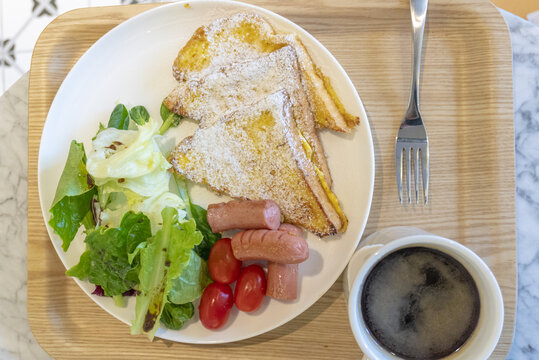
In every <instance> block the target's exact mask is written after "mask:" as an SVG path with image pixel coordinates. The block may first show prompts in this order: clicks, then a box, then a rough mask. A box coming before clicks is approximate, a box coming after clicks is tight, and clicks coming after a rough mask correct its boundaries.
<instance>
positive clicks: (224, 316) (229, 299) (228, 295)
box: [198, 283, 234, 330]
mask: <svg viewBox="0 0 539 360" xmlns="http://www.w3.org/2000/svg"><path fill="white" fill-rule="evenodd" d="M233 305H234V300H233V295H232V289H230V286H228V285H224V284H219V283H211V284H210V285H208V286H206V289H204V292H203V293H202V297H201V298H200V305H199V306H198V315H199V317H200V321H201V322H202V325H204V327H206V328H207V329H210V330H214V329H219V328H220V327H221V326H223V325H224V324H225V323H226V321H227V320H228V317H229V316H230V310H231V309H232V306H233Z"/></svg>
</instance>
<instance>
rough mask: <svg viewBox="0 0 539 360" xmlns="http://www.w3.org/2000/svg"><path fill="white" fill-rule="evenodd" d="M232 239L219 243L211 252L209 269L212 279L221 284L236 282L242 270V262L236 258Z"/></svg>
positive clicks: (222, 240) (225, 239)
mask: <svg viewBox="0 0 539 360" xmlns="http://www.w3.org/2000/svg"><path fill="white" fill-rule="evenodd" d="M230 241H231V240H230V238H223V239H221V240H219V241H217V242H216V243H215V244H214V245H213V247H212V248H211V251H210V257H209V259H208V267H209V269H210V276H211V278H212V279H213V280H214V281H216V282H218V283H221V284H230V283H233V282H234V281H236V279H237V278H238V275H239V274H240V270H241V261H239V260H238V259H236V258H235V257H234V253H233V252H232V245H230Z"/></svg>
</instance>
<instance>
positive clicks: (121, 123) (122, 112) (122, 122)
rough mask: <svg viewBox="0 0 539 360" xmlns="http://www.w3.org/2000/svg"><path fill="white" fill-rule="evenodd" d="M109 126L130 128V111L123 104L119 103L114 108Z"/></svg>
mask: <svg viewBox="0 0 539 360" xmlns="http://www.w3.org/2000/svg"><path fill="white" fill-rule="evenodd" d="M108 127H109V128H116V129H119V130H127V129H129V112H128V111H127V108H126V107H125V106H124V105H123V104H118V105H116V107H115V108H114V110H112V114H110V119H109V123H108Z"/></svg>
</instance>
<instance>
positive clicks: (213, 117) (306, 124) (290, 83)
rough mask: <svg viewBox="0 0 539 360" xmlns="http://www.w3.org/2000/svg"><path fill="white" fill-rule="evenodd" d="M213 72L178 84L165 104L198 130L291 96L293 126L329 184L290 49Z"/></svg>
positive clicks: (223, 67)
mask: <svg viewBox="0 0 539 360" xmlns="http://www.w3.org/2000/svg"><path fill="white" fill-rule="evenodd" d="M213 70H214V71H213V72H212V73H208V74H206V75H205V76H204V77H201V78H199V79H195V80H188V81H185V82H182V83H180V84H179V85H178V87H177V88H176V89H174V90H173V91H172V93H171V94H169V96H168V97H167V99H166V100H165V104H166V105H167V106H168V107H169V108H171V109H173V111H175V112H176V113H178V114H181V115H182V116H185V117H189V118H192V119H195V120H197V121H199V122H200V126H201V127H208V126H212V125H213V124H214V123H215V122H216V121H217V120H218V119H219V117H220V116H222V114H224V113H225V112H227V111H230V110H233V109H239V108H241V107H243V106H245V104H246V103H249V102H252V101H253V100H256V99H261V98H263V97H264V96H267V95H269V94H271V93H274V92H276V91H278V90H280V89H284V90H286V91H287V93H288V94H290V100H291V102H292V109H293V117H294V120H295V122H296V125H297V127H298V129H299V130H300V131H301V133H302V135H303V136H304V137H305V139H306V140H307V142H308V143H309V145H310V146H311V148H312V149H313V151H314V154H315V156H314V161H315V163H316V165H317V166H318V167H319V168H320V169H321V170H322V172H323V173H324V176H325V178H326V181H327V182H328V183H329V184H330V185H331V175H330V173H329V167H328V166H327V162H326V158H325V155H324V151H323V149H322V145H321V143H320V140H319V138H318V135H317V133H316V129H315V123H314V119H313V115H312V110H311V106H310V104H309V101H308V99H307V95H306V92H305V89H304V85H303V83H302V78H301V71H300V70H299V64H298V60H297V56H296V51H295V50H294V48H293V47H291V46H285V47H282V48H280V49H279V50H276V51H274V52H272V53H270V54H269V55H265V56H260V57H258V58H255V59H249V60H243V61H236V62H232V63H228V64H227V65H224V66H222V67H216V68H214V69H213Z"/></svg>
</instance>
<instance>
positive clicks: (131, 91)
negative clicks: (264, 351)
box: [38, 1, 374, 344]
mask: <svg viewBox="0 0 539 360" xmlns="http://www.w3.org/2000/svg"><path fill="white" fill-rule="evenodd" d="M190 5H191V7H190V8H185V7H184V3H173V4H170V5H165V6H162V7H158V8H155V9H152V10H150V11H147V12H145V13H143V14H140V15H138V16H135V17H133V18H132V19H130V20H128V21H126V22H124V23H123V24H121V25H119V26H118V27H116V28H114V29H113V30H111V31H110V32H109V33H107V34H106V35H105V36H103V37H102V38H101V39H100V40H99V41H97V42H96V43H95V44H94V45H93V46H92V47H91V48H90V49H89V50H88V51H87V52H86V53H85V54H84V55H83V56H82V57H81V58H80V60H79V61H78V62H77V63H76V64H75V66H74V67H73V69H72V70H71V71H70V72H69V74H68V75H67V77H66V78H65V80H64V82H63V84H62V86H61V87H60V89H59V90H58V93H57V94H56V97H55V98H54V101H53V103H52V105H51V108H50V110H49V114H48V117H47V121H46V123H45V127H44V129H43V135H42V137H41V145H40V149H39V162H38V177H39V180H38V181H39V195H40V201H41V209H42V211H43V217H44V219H45V222H46V223H48V220H49V219H50V214H49V211H48V210H49V208H50V205H51V203H52V200H53V198H54V193H55V191H56V185H57V184H58V180H59V177H60V174H61V172H62V169H63V166H64V163H65V159H66V157H67V153H68V150H69V144H70V141H71V140H72V139H76V140H77V141H82V142H84V145H85V148H86V151H87V152H88V151H89V150H90V149H91V138H92V136H93V135H94V134H95V133H96V131H97V128H98V123H99V122H103V123H105V124H106V123H107V121H108V117H109V115H110V112H111V111H112V109H113V108H114V106H115V104H116V103H117V102H122V103H124V104H126V105H127V106H128V107H129V106H135V105H144V106H146V108H147V109H148V111H149V112H150V114H151V115H152V117H153V118H155V119H159V107H160V105H161V101H162V100H163V98H164V97H165V96H166V95H167V94H168V93H169V91H170V90H171V89H173V87H174V85H175V80H174V79H173V77H172V70H171V66H172V62H173V60H174V58H175V56H176V54H177V52H178V50H179V49H180V48H181V47H182V46H183V45H184V44H185V43H186V41H187V40H188V39H189V38H190V37H191V35H192V34H193V32H194V30H195V29H196V28H198V27H199V26H201V25H204V24H208V23H210V22H211V21H212V20H214V19H216V18H218V17H222V16H227V15H231V14H233V13H235V12H237V11H241V10H251V11H256V12H258V13H259V14H261V15H263V16H264V17H266V18H267V19H268V20H269V21H270V22H271V23H272V24H273V25H274V26H275V28H276V29H277V30H278V31H282V32H294V33H296V34H297V35H299V37H300V38H301V40H302V41H303V42H304V44H305V45H306V47H307V49H308V50H309V52H310V53H311V55H312V57H313V59H314V61H315V62H316V63H317V64H318V65H319V66H320V67H321V68H322V69H323V71H324V72H325V73H326V74H327V75H328V76H329V77H330V78H331V82H332V84H333V86H334V87H335V90H336V92H337V94H338V95H339V96H340V98H341V100H342V102H343V103H344V106H345V107H346V109H347V110H348V111H349V112H350V113H352V114H356V115H359V117H360V120H361V124H360V125H359V127H358V128H357V129H355V130H354V131H353V132H352V134H349V135H342V134H335V133H332V132H329V131H321V132H320V135H321V140H322V143H323V145H324V148H325V150H326V152H327V155H328V162H329V166H330V168H331V173H332V176H333V179H334V191H335V193H336V194H337V196H338V197H339V199H340V200H341V203H342V207H343V209H344V211H345V213H346V214H347V215H348V218H349V220H350V225H349V227H348V230H347V231H346V233H344V234H342V235H340V236H334V237H329V238H325V239H322V240H320V239H318V238H316V237H315V236H313V235H309V237H308V242H309V246H310V254H311V255H310V258H309V260H308V261H307V262H305V263H303V264H301V265H300V279H301V280H300V289H299V298H298V299H297V300H295V301H292V302H281V301H277V300H272V299H270V298H268V297H266V299H265V300H264V304H263V306H262V308H261V309H260V310H258V311H257V312H256V313H252V314H247V313H239V312H238V311H237V310H236V309H234V310H233V312H232V314H231V316H230V319H229V321H228V323H227V325H226V326H225V327H224V328H222V329H220V330H218V331H209V330H207V329H205V328H204V327H203V326H202V325H201V323H200V321H198V318H197V316H196V315H195V317H194V318H193V319H192V320H191V321H190V322H189V323H188V324H187V325H186V326H185V327H184V328H182V329H181V330H179V331H173V330H164V329H160V330H159V331H158V333H157V336H159V337H161V338H165V339H168V340H174V341H179V342H186V343H198V344H207V343H224V342H232V341H238V340H242V339H246V338H250V337H253V336H256V335H259V334H262V333H264V332H267V331H270V330H272V329H275V328H276V327H278V326H280V325H282V324H284V323H286V322H287V321H290V320H291V319H293V318H294V317H296V316H298V315H299V314H301V313H302V312H303V311H305V310H306V309H307V308H308V307H309V306H311V305H312V304H313V303H314V302H316V301H317V300H318V299H319V298H320V297H321V296H322V295H323V294H324V293H325V292H326V291H327V290H328V289H329V288H330V287H331V285H333V283H334V282H335V281H336V280H337V278H338V277H339V275H340V274H341V272H342V271H343V270H344V268H345V266H346V264H347V263H348V260H349V259H350V257H351V255H352V253H353V252H354V250H355V248H356V246H357V244H358V242H359V240H360V238H361V235H362V233H363V229H364V227H365V224H366V222H367V217H368V215H369V209H370V205H371V198H372V192H373V185H374V150H373V144H372V138H371V132H370V128H369V123H368V120H367V116H366V114H365V110H364V108H363V105H362V103H361V100H360V99H359V96H358V95H357V92H356V90H355V88H354V85H353V84H352V82H351V81H350V79H349V78H348V76H347V75H346V73H345V72H344V70H343V68H342V67H341V66H340V64H339V63H338V62H337V60H336V59H335V58H334V57H333V55H331V54H330V53H329V51H328V50H327V49H326V48H325V47H324V46H323V45H322V44H321V43H320V42H318V41H317V40H316V39H315V38H313V37H312V36H311V35H309V34H308V33H307V32H306V31H305V30H303V29H302V28H300V27H299V26H297V25H295V24H294V23H292V22H290V21H289V20H287V19H285V18H283V17H281V16H279V15H277V14H275V13H272V12H270V11H268V10H264V9H262V8H259V7H255V6H252V5H247V4H242V3H239V2H228V1H226V2H224V1H218V2H217V1H196V2H190ZM192 130H193V124H189V122H186V123H185V125H183V124H182V126H180V127H179V128H178V129H174V132H172V135H174V139H173V140H171V142H170V143H173V142H174V143H175V142H176V141H177V140H178V139H180V138H182V137H183V136H185V135H186V134H187V133H188V132H191V131H192ZM192 197H193V199H194V201H195V202H197V203H199V204H200V205H202V206H206V205H207V204H208V203H210V202H215V201H217V200H218V199H219V198H218V197H217V196H216V195H214V194H212V193H210V192H209V191H207V190H206V189H205V188H203V187H200V186H195V187H194V188H193V190H192ZM47 230H48V231H49V235H50V237H51V240H52V243H53V245H54V248H55V249H56V252H57V253H58V256H59V257H60V259H61V260H62V262H63V263H64V265H65V266H66V268H70V267H71V266H73V265H75V264H77V263H78V260H79V256H80V254H81V253H82V252H83V251H84V242H83V237H82V236H81V235H80V233H79V234H78V235H77V237H76V238H75V240H74V241H73V242H72V244H71V247H70V248H69V250H68V251H67V252H63V250H62V248H61V240H60V239H59V237H58V236H57V235H56V234H54V233H53V231H52V229H51V228H50V227H48V228H47ZM75 281H76V282H77V284H78V285H79V286H80V287H81V288H82V289H83V290H84V292H86V293H87V294H90V293H91V292H92V291H93V290H94V286H93V285H91V284H89V283H87V282H83V281H79V280H78V279H75ZM89 296H90V297H91V298H92V300H94V301H95V302H96V303H97V304H98V305H99V306H101V307H102V308H103V309H105V310H106V311H108V312H109V313H110V314H112V315H114V316H115V317H117V318H118V319H120V320H121V321H123V322H125V323H130V322H131V320H132V319H133V317H134V305H135V301H134V300H135V299H134V298H131V299H130V300H129V302H128V306H127V307H126V308H119V307H116V306H115V305H114V304H113V301H112V300H111V299H110V298H104V297H97V296H92V295H89ZM81 311H83V310H81Z"/></svg>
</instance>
